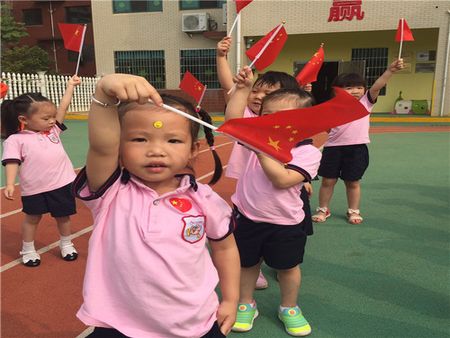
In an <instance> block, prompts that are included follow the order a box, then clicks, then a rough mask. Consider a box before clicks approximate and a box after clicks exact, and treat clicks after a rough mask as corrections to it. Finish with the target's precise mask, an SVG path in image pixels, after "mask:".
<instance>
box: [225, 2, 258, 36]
mask: <svg viewBox="0 0 450 338" xmlns="http://www.w3.org/2000/svg"><path fill="white" fill-rule="evenodd" d="M252 1H253V0H235V2H236V14H237V15H236V18H235V19H234V21H233V24H232V25H231V29H230V31H229V32H228V34H227V36H231V33H233V30H234V27H235V26H236V24H237V22H238V20H239V19H240V17H241V11H242V10H243V9H244V7H246V6H247V5H248V4H249V3H250V2H252Z"/></svg>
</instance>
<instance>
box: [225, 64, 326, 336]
mask: <svg viewBox="0 0 450 338" xmlns="http://www.w3.org/2000/svg"><path fill="white" fill-rule="evenodd" d="M252 79H253V75H252V71H251V69H250V68H249V67H245V68H244V69H243V70H242V71H241V72H240V73H239V74H238V76H237V77H236V78H235V80H236V82H237V86H236V91H235V93H234V94H233V95H232V97H231V100H230V102H229V103H228V107H227V110H226V116H225V117H226V119H232V118H238V117H241V116H242V112H243V111H244V109H245V105H246V101H247V96H248V94H249V92H250V91H251V85H252ZM310 105H312V98H311V96H310V95H309V94H307V93H306V92H305V91H303V90H302V89H300V88H295V89H288V88H284V89H279V90H277V91H275V92H272V93H270V94H268V95H267V96H266V97H265V98H264V101H263V103H262V108H261V114H262V115H264V114H270V113H274V112H276V111H280V110H288V109H297V108H301V107H308V106H310ZM291 153H292V156H293V159H292V161H291V162H289V163H288V164H287V165H284V164H282V163H279V162H277V161H275V160H273V159H271V158H269V157H267V156H265V155H263V154H261V153H259V154H256V153H254V152H250V153H249V159H248V161H247V164H246V167H245V169H244V171H243V173H242V177H241V178H240V179H239V180H238V182H237V187H236V193H235V194H234V195H233V196H232V198H231V199H232V201H233V203H234V205H235V210H234V215H235V217H236V230H235V232H234V234H235V238H236V244H237V246H238V249H239V255H240V258H241V285H240V286H241V289H240V297H239V305H238V312H237V319H236V322H235V324H234V326H233V331H238V332H246V331H249V330H251V329H252V327H253V321H254V319H255V318H256V317H257V316H258V310H257V307H256V302H255V300H254V298H253V293H254V289H255V282H256V279H257V278H258V272H259V269H260V265H261V262H262V261H263V260H264V262H265V263H266V264H267V265H268V266H270V267H272V268H274V269H276V270H277V272H278V280H279V286H280V292H281V301H280V307H279V309H278V317H279V319H280V320H281V321H282V322H283V323H284V326H285V329H286V331H287V332H288V333H289V334H291V335H295V336H299V335H302V336H303V335H307V334H309V333H310V332H311V327H310V325H309V324H308V322H307V321H306V319H305V318H304V317H303V314H302V312H301V310H300V308H299V307H298V305H297V297H298V291H299V288H300V282H301V275H300V268H299V264H300V263H301V262H302V261H303V254H304V248H305V244H306V236H307V235H306V233H305V229H304V226H303V220H304V212H303V210H302V200H301V199H300V198H299V195H300V190H301V188H302V185H303V182H304V181H310V180H311V177H314V176H315V175H316V172H317V169H318V167H319V162H320V157H321V153H320V151H319V150H318V149H317V148H316V147H314V146H313V145H312V144H311V141H306V142H300V143H299V144H298V145H297V147H296V148H294V149H292V151H291Z"/></svg>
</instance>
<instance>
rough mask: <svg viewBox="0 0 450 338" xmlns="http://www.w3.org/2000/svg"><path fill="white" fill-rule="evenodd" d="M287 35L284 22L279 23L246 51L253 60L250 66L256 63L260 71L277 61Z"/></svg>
mask: <svg viewBox="0 0 450 338" xmlns="http://www.w3.org/2000/svg"><path fill="white" fill-rule="evenodd" d="M287 37H288V35H287V33H286V30H285V29H284V23H281V24H279V25H278V26H277V27H275V28H274V29H272V30H271V31H270V32H269V33H267V34H266V36H264V37H263V38H262V39H260V40H259V41H258V42H256V43H255V44H254V45H253V46H252V47H250V48H249V49H248V50H247V51H246V52H245V54H246V55H247V56H248V58H249V59H250V60H252V63H251V64H250V67H252V66H253V65H255V67H256V69H258V70H259V71H261V70H263V69H264V68H266V67H269V66H270V65H271V64H272V63H273V62H274V61H275V59H276V58H277V56H278V54H280V52H281V50H282V49H283V46H284V44H285V43H286V40H287Z"/></svg>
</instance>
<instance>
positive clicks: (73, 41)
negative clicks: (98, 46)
mask: <svg viewBox="0 0 450 338" xmlns="http://www.w3.org/2000/svg"><path fill="white" fill-rule="evenodd" d="M58 26H59V31H60V32H61V36H62V38H63V40H64V47H65V48H66V49H68V50H72V51H74V52H79V51H80V50H81V44H82V43H83V35H84V30H85V29H86V26H84V25H77V24H73V23H58Z"/></svg>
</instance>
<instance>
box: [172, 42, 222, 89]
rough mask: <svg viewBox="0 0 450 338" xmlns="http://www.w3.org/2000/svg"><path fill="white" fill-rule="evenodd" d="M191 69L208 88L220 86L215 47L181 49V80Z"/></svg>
mask: <svg viewBox="0 0 450 338" xmlns="http://www.w3.org/2000/svg"><path fill="white" fill-rule="evenodd" d="M187 70H188V71H190V72H191V73H192V74H193V75H194V76H195V77H196V78H197V79H198V80H199V81H200V82H201V83H203V84H204V85H207V86H208V89H212V88H220V84H219V80H218V78H217V71H216V50H215V49H184V50H181V51H180V80H181V78H182V77H183V74H184V73H185V72H186V71H187Z"/></svg>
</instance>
